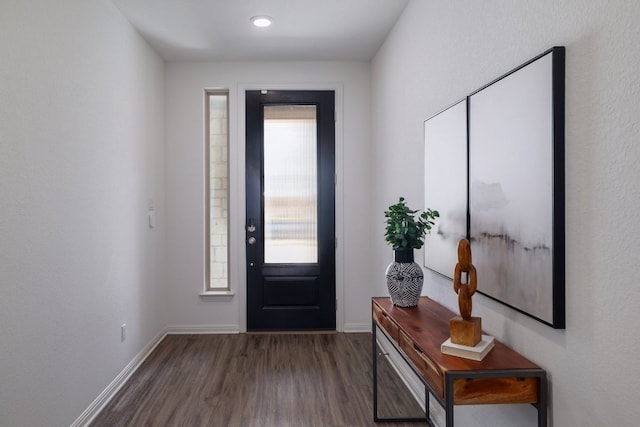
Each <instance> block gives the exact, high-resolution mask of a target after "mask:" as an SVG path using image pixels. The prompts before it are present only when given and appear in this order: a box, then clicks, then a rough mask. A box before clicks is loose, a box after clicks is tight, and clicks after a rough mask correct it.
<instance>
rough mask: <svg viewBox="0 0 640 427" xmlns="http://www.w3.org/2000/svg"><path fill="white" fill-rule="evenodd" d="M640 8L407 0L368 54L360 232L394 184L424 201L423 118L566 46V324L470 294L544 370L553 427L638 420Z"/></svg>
mask: <svg viewBox="0 0 640 427" xmlns="http://www.w3.org/2000/svg"><path fill="white" fill-rule="evenodd" d="M639 20H640V3H638V2H636V1H624V0H617V1H590V2H585V1H581V0H571V1H569V0H564V1H557V0H544V1H535V2H533V1H529V2H524V1H511V0H490V1H482V2H477V1H473V0H464V1H457V2H450V1H444V0H442V1H434V0H429V1H426V0H413V1H411V3H410V4H409V6H408V7H407V9H406V10H405V12H404V14H403V15H402V17H401V19H400V20H399V22H398V24H397V25H396V27H395V28H394V30H393V32H392V34H391V35H390V37H389V38H388V39H387V41H386V43H385V45H384V46H383V48H382V49H381V51H380V52H379V53H378V55H377V56H376V58H375V59H374V61H373V69H372V87H374V88H375V89H376V90H375V91H373V103H372V104H373V106H374V108H373V113H372V123H373V132H372V135H373V155H372V168H373V170H375V171H376V173H375V174H373V175H372V176H373V183H372V184H373V185H372V188H375V189H376V190H375V192H373V205H372V206H373V212H376V216H375V218H374V221H373V222H372V224H373V225H374V228H373V229H372V233H371V234H372V235H373V234H374V233H375V232H376V231H377V230H378V229H379V227H377V224H378V223H379V222H380V221H381V220H382V219H383V217H382V212H383V211H384V209H385V208H386V206H388V205H389V204H390V203H391V202H393V201H395V200H396V199H397V196H398V195H400V194H404V195H405V196H406V197H407V199H408V201H409V202H410V204H411V205H416V206H417V207H422V206H423V204H424V200H423V195H422V192H423V183H422V182H423V174H424V168H423V164H422V158H423V153H424V150H423V146H422V144H423V142H422V141H423V130H422V125H423V120H424V119H426V118H427V117H430V116H431V115H433V114H435V113H437V112H439V111H440V110H442V109H443V108H444V107H446V106H448V105H450V104H452V103H453V102H455V101H457V100H459V99H461V98H462V97H464V96H465V95H467V94H469V93H470V92H471V91H473V90H475V89H477V88H479V87H481V86H482V85H483V84H485V83H488V82H490V81H491V80H493V79H494V78H497V77H499V76H500V75H502V74H503V73H505V72H507V71H509V70H511V69H512V68H514V67H515V66H517V65H519V64H521V63H523V62H525V61H526V60H528V59H530V58H532V57H534V56H535V55H537V54H539V53H542V52H543V51H545V50H546V49H548V48H550V47H552V46H554V45H564V46H566V48H567V51H566V55H567V62H566V233H565V234H566V296H567V303H566V311H567V328H566V330H553V329H551V328H550V327H547V326H545V325H543V324H541V323H538V322H536V321H535V320H532V319H530V318H528V317H526V316H523V315H521V314H519V313H517V312H514V311H512V310H510V309H508V308H506V307H504V306H502V305H500V304H498V303H495V302H493V301H491V300H488V299H487V298H485V297H483V296H482V295H479V294H476V296H474V315H479V316H481V317H482V318H483V327H484V328H485V329H486V330H487V331H488V332H489V333H491V334H493V335H495V336H496V337H497V338H499V339H501V340H503V341H504V342H506V343H507V344H509V345H510V346H512V347H514V348H515V349H517V350H519V351H520V352H522V353H523V354H524V355H526V356H527V357H529V358H530V359H531V360H533V361H534V362H536V363H538V364H539V365H541V366H543V367H544V368H545V369H547V371H548V374H549V376H550V382H551V384H550V390H551V399H552V402H551V408H550V410H551V415H550V420H551V425H552V426H555V427H565V426H605V425H607V426H614V425H615V426H632V425H637V422H638V421H637V420H638V419H640V405H638V404H637V402H636V400H637V399H636V397H637V396H638V394H639V393H640V383H639V382H638V381H637V378H636V376H637V375H636V374H637V373H638V372H640V362H638V360H639V359H638V352H639V350H640V332H639V330H638V328H637V325H638V311H637V307H638V304H639V303H640V287H638V286H636V283H635V281H636V277H637V272H638V267H637V259H638V253H639V251H640V243H639V240H638V236H639V235H640V225H639V221H638V220H639V219H640V217H639V215H638V211H639V210H640V179H638V170H637V164H638V162H639V161H640V143H639V142H640V141H638V134H639V130H640V125H639V124H638V123H639V121H638V118H639V117H640V105H639V104H638V99H639V95H640V74H639V73H638V69H639V68H640V44H639V43H638V41H639V40H640V26H638V24H637V22H638V21H639ZM452 173H454V171H452ZM442 179H443V180H446V179H447V177H446V176H443V177H442ZM435 185H437V183H436V184H435ZM376 242H378V243H377V244H376V246H375V248H374V250H373V253H372V258H371V263H370V264H371V265H374V266H375V265H378V266H380V267H379V268H378V270H379V271H378V275H379V276H382V274H383V272H384V267H383V265H384V264H385V262H386V261H387V260H388V258H389V255H388V252H389V249H388V248H387V247H386V246H384V243H383V242H381V241H380V240H376ZM452 267H453V266H452ZM425 275H426V276H425V280H426V283H425V289H424V293H425V294H427V295H430V296H432V297H434V298H435V299H436V300H438V301H440V302H442V303H444V304H445V305H447V306H449V307H450V308H451V309H452V310H454V311H457V304H456V299H455V294H454V293H453V290H452V288H451V283H450V281H447V280H443V279H441V278H440V277H438V276H436V275H434V274H432V273H430V272H429V271H425ZM379 286H380V292H383V290H384V285H383V284H382V281H380V285H379ZM478 286H479V287H480V288H481V287H482V277H479V278H478ZM456 417H457V420H456V421H458V422H460V424H461V425H465V426H491V427H495V426H533V425H536V424H535V410H534V409H533V408H532V407H530V406H515V407H506V408H505V407H500V408H498V409H496V408H493V407H489V406H487V407H480V408H472V407H464V408H460V409H457V410H456Z"/></svg>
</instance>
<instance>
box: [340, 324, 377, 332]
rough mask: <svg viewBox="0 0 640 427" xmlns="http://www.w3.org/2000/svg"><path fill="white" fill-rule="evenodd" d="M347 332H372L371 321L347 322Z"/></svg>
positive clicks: (345, 327)
mask: <svg viewBox="0 0 640 427" xmlns="http://www.w3.org/2000/svg"><path fill="white" fill-rule="evenodd" d="M344 332H345V333H359V332H371V323H345V324H344Z"/></svg>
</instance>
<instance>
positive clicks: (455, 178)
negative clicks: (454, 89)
mask: <svg viewBox="0 0 640 427" xmlns="http://www.w3.org/2000/svg"><path fill="white" fill-rule="evenodd" d="M467 105H468V104H467V98H464V99H462V100H460V101H458V102H456V103H455V104H453V105H451V106H450V107H448V108H446V109H444V110H443V111H441V112H439V113H437V114H435V115H434V116H432V117H430V118H428V119H427V120H425V122H424V141H425V190H424V200H425V207H431V208H433V209H436V210H438V212H439V213H440V217H439V218H438V221H437V223H436V226H435V228H433V229H432V230H431V233H430V234H428V235H427V236H426V237H425V241H424V266H425V267H427V268H429V269H431V270H433V271H435V272H437V273H439V274H441V275H443V276H445V277H448V278H450V279H453V270H454V268H455V266H456V263H457V262H458V252H457V247H458V242H459V241H460V239H465V238H467V234H468V226H469V225H468V206H467V200H468V194H467V181H468V165H467V158H468V156H467Z"/></svg>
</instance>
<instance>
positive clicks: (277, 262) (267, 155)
mask: <svg viewBox="0 0 640 427" xmlns="http://www.w3.org/2000/svg"><path fill="white" fill-rule="evenodd" d="M334 99H335V94H334V92H333V91H271V90H269V91H264V90H263V91H247V92H246V194H247V200H246V206H247V212H246V214H247V217H246V248H247V329H248V330H250V331H258V330H335V327H336V305H335V304H336V300H335V295H336V291H335V113H334V106H335V101H334Z"/></svg>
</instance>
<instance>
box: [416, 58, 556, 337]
mask: <svg viewBox="0 0 640 427" xmlns="http://www.w3.org/2000/svg"><path fill="white" fill-rule="evenodd" d="M564 54H565V50H564V47H554V48H552V49H549V50H548V51H546V52H544V53H542V54H541V55H538V56H537V57H535V58H533V59H531V60H530V61H527V62H526V63H524V64H522V65H521V66H519V67H517V68H516V69H514V70H512V71H510V72H508V73H507V74H505V75H503V76H502V77H500V78H498V79H496V80H494V81H493V82H491V83H489V84H487V85H486V86H484V87H482V88H481V89H479V90H477V91H475V92H473V93H472V94H471V95H469V96H468V97H467V100H466V105H467V109H466V123H465V126H464V129H463V131H464V132H466V140H467V145H466V150H467V156H468V170H467V173H468V179H467V181H466V183H465V184H466V185H464V189H463V190H461V189H460V186H461V183H460V180H459V177H458V168H456V167H454V165H452V164H451V158H452V154H451V153H449V152H448V150H449V148H450V147H451V146H452V145H453V144H452V142H451V141H452V140H454V139H455V140H461V139H462V138H461V137H460V136H459V132H461V130H452V129H448V130H447V131H446V132H444V131H440V130H439V126H440V125H443V123H438V121H441V122H442V121H443V120H442V118H440V115H441V114H443V113H446V114H445V116H446V115H452V113H449V112H448V111H449V110H445V112H443V113H440V114H439V115H436V116H434V118H436V121H435V122H434V123H430V121H432V120H433V119H434V118H431V119H429V120H427V121H426V122H425V171H426V172H425V177H426V178H427V179H428V178H429V176H430V175H434V174H438V173H441V172H439V169H438V167H448V168H449V170H450V172H448V173H447V174H445V175H444V177H446V179H445V178H443V177H441V178H440V179H439V181H438V182H440V184H441V185H442V188H439V189H438V190H436V191H435V192H434V191H433V190H430V189H429V188H430V187H429V186H430V185H433V183H431V184H430V183H429V182H426V183H425V189H426V190H425V201H426V203H427V205H428V206H429V207H432V208H435V209H438V210H440V211H441V212H440V213H441V216H444V218H442V224H440V225H439V226H438V228H442V229H443V232H444V230H446V228H445V226H447V228H448V227H449V225H450V224H449V221H448V220H447V218H448V216H449V215H454V209H453V207H452V206H453V204H454V202H453V201H452V199H453V198H454V197H455V198H458V197H459V196H454V195H459V194H461V193H462V191H464V192H466V197H467V199H466V202H467V215H468V228H467V233H466V235H467V238H468V239H469V240H470V242H471V249H472V256H473V264H474V266H475V267H476V270H477V277H478V291H479V292H480V293H482V294H484V295H486V296H488V297H489V298H492V299H494V300H496V301H499V302H501V303H503V304H505V305H507V306H509V307H512V308H513V309H515V310H518V311H520V312H522V313H524V314H526V315H528V316H531V317H533V318H535V319H537V320H539V321H541V322H543V323H545V324H548V325H550V326H552V327H554V328H564V327H565V286H564V280H565V269H564V249H565V246H564V225H565V224H564V197H565V193H564V62H565V57H564ZM456 105H458V104H456ZM434 135H436V136H437V138H434V137H433V136H434ZM453 135H456V136H455V137H454V136H453ZM442 145H445V146H447V147H448V148H443V147H442ZM447 165H448V166H447ZM438 193H446V195H447V196H446V197H444V198H442V199H441V198H440V197H443V196H442V194H438ZM450 199H451V200H450ZM438 203H441V206H442V208H441V207H440V205H438ZM456 209H457V208H456ZM442 211H444V212H442ZM432 234H434V233H433V232H432ZM445 240H446V239H445V237H444V235H441V234H440V232H439V231H438V232H437V233H435V235H434V236H431V237H430V238H429V240H428V242H429V246H427V243H425V265H426V266H427V267H428V268H431V269H433V270H435V271H437V272H440V273H442V274H445V275H446V276H448V277H451V274H452V271H451V272H448V274H447V271H446V270H447V268H448V269H449V270H452V268H451V267H452V266H455V263H456V260H453V258H451V257H452V256H453V257H455V256H456V255H457V254H456V251H455V250H453V251H451V248H450V247H449V246H448V245H445V243H444V241H445ZM456 243H457V242H456ZM431 246H433V247H434V248H435V249H434V250H443V251H447V255H443V254H435V255H434V254H432V253H431V250H430V247H431ZM452 260H453V261H452ZM452 262H453V264H452ZM446 264H448V266H449V267H448V266H447V265H446ZM443 270H444V271H443Z"/></svg>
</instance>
